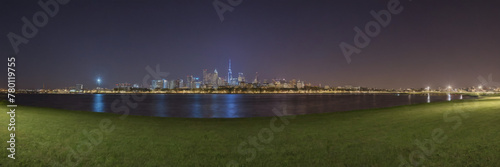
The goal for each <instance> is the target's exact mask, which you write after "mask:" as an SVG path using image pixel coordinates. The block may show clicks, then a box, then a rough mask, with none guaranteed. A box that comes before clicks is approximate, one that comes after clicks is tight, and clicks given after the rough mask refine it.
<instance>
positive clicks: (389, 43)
mask: <svg viewBox="0 0 500 167" xmlns="http://www.w3.org/2000/svg"><path fill="white" fill-rule="evenodd" d="M400 2H401V6H402V7H403V9H404V10H402V11H401V12H400V13H399V14H397V15H396V14H394V15H392V17H391V21H390V24H388V25H387V26H385V27H383V28H382V29H381V31H380V33H379V34H378V35H377V36H375V37H373V38H371V39H370V40H371V42H370V44H369V45H368V46H366V47H365V48H363V49H362V50H361V52H360V53H358V54H353V55H352V56H351V57H350V58H351V62H350V63H348V62H347V61H346V58H345V56H344V55H343V53H342V50H341V49H340V48H339V44H341V43H342V42H346V43H348V44H351V45H352V44H353V37H355V36H356V35H357V34H356V31H355V30H354V29H353V28H354V27H361V29H364V26H365V25H366V24H367V23H370V21H373V20H376V19H375V18H374V16H373V15H372V14H371V11H375V12H379V11H382V10H386V9H387V2H386V1H383V2H363V3H359V2H331V1H318V2H316V3H306V2H300V1H290V2H288V3H281V2H278V1H270V2H267V1H266V2H264V1H244V2H243V3H242V4H241V5H238V6H237V7H236V8H235V9H234V11H232V12H226V13H225V14H224V21H223V22H221V20H220V18H219V16H218V13H217V12H216V11H215V10H214V7H213V5H212V2H210V1H207V2H199V3H191V2H183V1H168V2H161V1H149V2H133V1H122V2H116V3H112V2H100V1H86V2H81V1H72V2H71V3H68V4H66V5H60V6H59V8H58V12H57V14H56V15H55V16H53V17H52V16H51V17H49V21H48V22H47V24H46V25H45V26H43V27H38V28H37V33H36V36H34V37H32V38H29V42H27V43H23V44H21V45H19V48H18V49H19V51H18V53H17V55H16V60H17V62H18V63H19V67H17V68H18V69H17V70H18V71H17V72H18V75H19V77H18V78H17V85H18V87H19V88H26V89H37V88H42V87H43V86H45V87H46V88H60V87H65V86H68V85H74V84H76V83H78V84H83V85H94V84H95V79H96V77H101V78H103V82H102V84H103V86H107V87H112V85H114V84H116V83H120V82H125V81H129V82H135V83H141V79H142V77H143V76H144V75H146V74H147V71H146V70H145V67H146V66H151V67H154V66H156V65H160V67H161V70H162V71H165V72H169V73H170V77H173V78H184V77H185V75H190V74H195V73H199V71H200V69H215V67H217V70H219V74H221V75H222V74H226V72H227V71H224V70H225V69H228V68H227V63H228V62H227V60H228V59H231V60H232V66H233V69H232V70H233V74H237V72H243V73H244V74H245V75H250V76H249V78H248V79H250V78H253V76H252V75H254V74H255V72H259V77H260V78H268V79H272V78H276V77H277V78H287V79H292V78H296V79H299V78H300V79H301V80H306V81H308V82H311V83H312V84H313V85H318V84H320V83H322V84H333V85H359V86H366V87H377V88H395V89H397V88H409V87H427V86H431V87H439V86H446V85H454V86H455V87H467V86H473V85H478V84H480V82H479V81H478V79H477V78H478V77H479V76H487V75H489V74H493V78H495V79H496V78H500V77H499V75H500V74H499V73H500V67H499V66H498V65H497V64H498V62H500V56H498V55H500V48H498V47H496V46H498V44H500V43H499V41H498V40H497V39H498V37H500V32H499V31H497V30H498V29H500V24H499V23H498V21H496V20H497V19H496V16H498V14H499V11H498V10H496V9H495V8H494V7H495V5H492V4H488V3H476V2H470V1H465V0H462V1H439V2H425V1H418V2H417V1H414V2H409V1H400ZM263 4H265V5H263ZM449 4H454V5H457V6H459V7H457V8H447V6H449ZM4 6H5V9H6V10H2V12H3V13H2V15H1V16H0V21H2V22H3V23H5V26H2V27H1V29H0V32H1V33H3V34H4V35H7V34H9V33H10V32H12V33H14V34H18V35H22V27H23V25H24V24H25V22H24V21H23V19H22V18H23V17H26V18H28V22H32V16H33V14H34V13H36V12H38V11H43V8H42V7H40V5H38V4H37V3H30V2H15V3H14V2H10V1H8V2H5V3H4ZM255 9H258V11H259V12H257V10H255ZM88 11H92V12H88ZM456 18H460V19H456ZM0 48H1V49H2V51H4V52H3V54H4V55H6V56H11V55H14V54H16V53H15V51H14V50H13V47H12V44H11V42H10V41H9V38H7V37H6V36H4V38H3V40H0ZM235 67H237V68H238V69H237V68H235ZM223 71H224V72H223ZM222 76H223V75H222ZM0 81H2V82H4V83H5V82H6V79H5V78H3V79H2V80H0ZM1 88H6V86H5V85H4V86H1Z"/></svg>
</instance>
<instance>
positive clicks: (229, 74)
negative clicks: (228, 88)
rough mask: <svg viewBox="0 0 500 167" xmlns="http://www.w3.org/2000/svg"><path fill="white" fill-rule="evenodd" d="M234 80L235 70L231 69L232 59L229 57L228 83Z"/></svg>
mask: <svg viewBox="0 0 500 167" xmlns="http://www.w3.org/2000/svg"><path fill="white" fill-rule="evenodd" d="M232 80H233V72H232V71H231V59H229V69H228V70H227V82H228V83H227V84H228V85H231V81H232Z"/></svg>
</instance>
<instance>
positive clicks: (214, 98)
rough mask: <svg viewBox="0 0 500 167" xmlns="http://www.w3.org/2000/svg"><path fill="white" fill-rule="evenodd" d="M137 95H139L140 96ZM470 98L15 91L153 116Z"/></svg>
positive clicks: (55, 102)
mask: <svg viewBox="0 0 500 167" xmlns="http://www.w3.org/2000/svg"><path fill="white" fill-rule="evenodd" d="M139 97H140V98H139ZM465 98H469V97H467V96H462V95H440V96H438V95H434V96H433V95H408V94H347V95H346V94H344V95H342V94H310V95H307V94H142V95H137V97H135V96H132V95H130V94H124V95H119V94H71V95H68V94H64V95H62V94H59V95H58V94H19V95H17V103H18V104H19V105H29V106H38V107H51V108H59V109H68V110H81V111H92V112H108V113H113V111H115V113H118V114H120V113H123V111H126V110H128V111H129V112H130V114H131V115H143V116H156V117H189V118H238V117H270V116H275V114H274V113H273V109H274V108H276V109H278V110H280V111H282V110H283V109H284V108H285V106H286V112H287V113H288V114H294V115H300V114H310V113H325V112H339V111H349V110H359V109H371V108H382V107H391V106H400V105H408V104H417V103H430V102H437V101H450V100H457V99H465Z"/></svg>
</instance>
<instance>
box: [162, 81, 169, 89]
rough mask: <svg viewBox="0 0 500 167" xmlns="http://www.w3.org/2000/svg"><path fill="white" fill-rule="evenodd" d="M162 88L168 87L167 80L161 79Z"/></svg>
mask: <svg viewBox="0 0 500 167" xmlns="http://www.w3.org/2000/svg"><path fill="white" fill-rule="evenodd" d="M163 89H168V81H167V80H166V79H163Z"/></svg>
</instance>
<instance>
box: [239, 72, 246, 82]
mask: <svg viewBox="0 0 500 167" xmlns="http://www.w3.org/2000/svg"><path fill="white" fill-rule="evenodd" d="M238 82H240V83H241V82H245V76H243V73H242V72H240V73H238Z"/></svg>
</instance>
